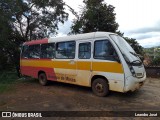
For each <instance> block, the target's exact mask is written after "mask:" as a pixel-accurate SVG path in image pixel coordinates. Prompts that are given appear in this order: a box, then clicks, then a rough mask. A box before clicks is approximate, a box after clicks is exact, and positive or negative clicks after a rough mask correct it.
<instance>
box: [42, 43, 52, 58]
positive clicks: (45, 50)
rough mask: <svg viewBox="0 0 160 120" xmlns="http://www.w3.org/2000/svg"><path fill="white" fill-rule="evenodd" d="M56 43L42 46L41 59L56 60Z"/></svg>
mask: <svg viewBox="0 0 160 120" xmlns="http://www.w3.org/2000/svg"><path fill="white" fill-rule="evenodd" d="M54 45H55V44H54V43H48V44H42V45H41V58H54V57H55V47H54Z"/></svg>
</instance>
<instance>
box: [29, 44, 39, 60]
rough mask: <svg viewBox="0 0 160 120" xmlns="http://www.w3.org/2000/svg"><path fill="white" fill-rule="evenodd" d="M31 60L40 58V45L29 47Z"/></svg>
mask: <svg viewBox="0 0 160 120" xmlns="http://www.w3.org/2000/svg"><path fill="white" fill-rule="evenodd" d="M29 58H40V45H31V46H29Z"/></svg>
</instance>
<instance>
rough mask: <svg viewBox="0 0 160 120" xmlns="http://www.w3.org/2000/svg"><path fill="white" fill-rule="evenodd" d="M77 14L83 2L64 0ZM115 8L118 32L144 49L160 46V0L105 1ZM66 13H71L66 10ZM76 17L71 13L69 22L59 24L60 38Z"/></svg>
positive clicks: (80, 0) (79, 0)
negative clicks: (134, 40)
mask: <svg viewBox="0 0 160 120" xmlns="http://www.w3.org/2000/svg"><path fill="white" fill-rule="evenodd" d="M64 2H65V3H66V4H68V5H69V6H71V7H72V8H73V9H74V10H75V11H76V12H79V11H80V8H81V7H82V6H84V4H83V0H75V1H73V0H64ZM104 2H105V3H107V4H110V5H113V6H114V7H115V13H116V22H117V23H118V24H119V28H118V30H120V31H121V32H123V33H124V36H125V37H130V38H135V39H136V40H137V42H138V43H139V44H140V45H141V46H143V47H145V48H146V47H154V46H159V45H160V7H159V6H160V0H104ZM66 12H69V11H68V10H66ZM74 18H75V17H74V15H72V14H71V13H69V18H68V21H66V22H65V23H64V24H59V31H58V33H59V34H58V36H65V35H67V34H68V33H69V32H70V26H71V24H72V21H73V19H74Z"/></svg>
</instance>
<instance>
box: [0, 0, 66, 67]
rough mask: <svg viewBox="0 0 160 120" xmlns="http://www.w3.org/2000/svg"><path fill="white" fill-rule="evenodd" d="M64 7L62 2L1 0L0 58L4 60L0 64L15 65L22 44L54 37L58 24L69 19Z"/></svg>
mask: <svg viewBox="0 0 160 120" xmlns="http://www.w3.org/2000/svg"><path fill="white" fill-rule="evenodd" d="M64 5H65V3H64V2H63V1H62V0H1V1H0V15H1V16H0V48H1V50H0V56H4V58H6V59H2V58H0V64H1V62H2V63H3V62H4V61H6V63H14V64H15V65H16V64H18V61H19V46H20V45H21V44H22V43H23V42H25V41H29V40H32V39H40V38H44V37H48V36H49V34H50V33H52V34H56V30H57V29H58V23H59V22H61V23H64V21H65V20H67V18H68V13H66V12H65V9H64ZM2 66H4V63H3V64H1V66H0V67H1V68H3V67H2Z"/></svg>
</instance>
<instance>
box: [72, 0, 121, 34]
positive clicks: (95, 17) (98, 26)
mask: <svg viewBox="0 0 160 120" xmlns="http://www.w3.org/2000/svg"><path fill="white" fill-rule="evenodd" d="M83 2H84V3H85V7H84V8H83V9H82V13H81V14H80V15H78V17H77V19H75V20H74V21H73V25H72V26H71V33H70V34H77V33H88V32H95V31H107V32H116V31H117V29H118V23H116V21H115V15H116V14H115V13H114V7H113V6H112V5H107V4H106V3H104V0H84V1H83Z"/></svg>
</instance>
